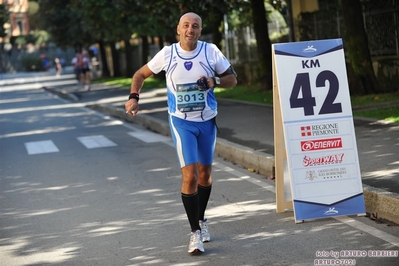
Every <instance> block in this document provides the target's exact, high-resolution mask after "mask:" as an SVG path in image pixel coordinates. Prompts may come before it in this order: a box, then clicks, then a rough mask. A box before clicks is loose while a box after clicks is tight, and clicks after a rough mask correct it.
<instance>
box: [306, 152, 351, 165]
mask: <svg viewBox="0 0 399 266" xmlns="http://www.w3.org/2000/svg"><path fill="white" fill-rule="evenodd" d="M343 160H344V153H339V154H334V155H327V156H322V157H317V158H311V157H309V156H305V157H303V166H305V167H308V166H317V165H327V164H337V163H342V161H343Z"/></svg>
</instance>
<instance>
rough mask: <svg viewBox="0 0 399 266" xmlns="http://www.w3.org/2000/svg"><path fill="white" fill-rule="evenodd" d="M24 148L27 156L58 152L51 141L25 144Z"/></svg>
mask: <svg viewBox="0 0 399 266" xmlns="http://www.w3.org/2000/svg"><path fill="white" fill-rule="evenodd" d="M25 147H26V150H27V151H28V154H29V155H32V154H41V153H51V152H59V150H58V148H57V146H55V144H54V142H52V141H51V140H43V141H32V142H26V143H25Z"/></svg>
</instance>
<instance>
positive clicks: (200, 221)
mask: <svg viewBox="0 0 399 266" xmlns="http://www.w3.org/2000/svg"><path fill="white" fill-rule="evenodd" d="M201 31H202V19H201V17H200V16H198V15H197V14H195V13H191V12H190V13H186V14H184V15H183V16H182V17H181V18H180V20H179V24H178V25H177V34H178V35H179V42H178V43H174V44H172V45H170V46H165V47H164V48H163V49H162V50H161V51H159V52H158V53H157V54H156V55H155V56H154V58H153V59H151V60H150V61H149V62H148V63H147V64H146V65H144V66H143V67H141V68H140V69H139V70H138V71H137V72H136V73H135V74H134V75H133V78H132V84H131V88H130V95H129V100H128V101H127V102H126V104H125V108H126V113H128V114H130V115H133V116H134V115H136V114H137V112H138V111H139V104H138V102H139V98H140V97H139V94H140V91H141V88H142V86H143V83H144V80H145V79H146V78H148V77H150V76H152V75H153V74H158V73H159V72H161V71H163V70H164V71H165V74H166V86H167V94H168V100H167V103H168V113H169V125H170V132H171V136H172V139H173V141H174V144H175V148H176V152H177V157H178V160H179V164H180V167H181V173H182V183H181V199H182V202H183V206H184V209H185V211H186V214H187V218H188V221H189V224H190V227H191V234H190V241H189V245H188V252H189V253H190V254H200V253H202V252H204V247H203V242H208V241H210V233H209V228H208V224H207V222H208V221H207V219H206V218H205V210H206V207H207V204H208V201H209V197H210V194H211V188H212V176H211V170H212V163H213V156H214V150H215V143H216V131H217V127H216V121H215V118H216V115H217V101H216V98H215V95H214V88H215V86H218V87H221V88H231V87H234V86H235V85H236V84H237V79H236V73H235V71H234V69H233V67H232V66H231V64H230V62H229V61H228V60H227V59H226V57H225V56H224V55H223V54H222V53H221V51H220V50H219V49H218V48H217V46H216V45H214V44H212V43H206V42H203V41H199V37H200V36H201Z"/></svg>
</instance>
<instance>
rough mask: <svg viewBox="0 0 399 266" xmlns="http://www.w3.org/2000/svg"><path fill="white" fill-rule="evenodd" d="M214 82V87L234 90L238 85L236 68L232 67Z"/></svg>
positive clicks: (214, 79)
mask: <svg viewBox="0 0 399 266" xmlns="http://www.w3.org/2000/svg"><path fill="white" fill-rule="evenodd" d="M217 78H219V82H217ZM213 81H214V86H213V87H220V88H233V87H235V86H236V85H237V74H236V72H235V71H234V68H233V67H232V66H231V65H230V66H229V68H228V69H227V70H226V71H225V72H223V73H222V74H221V75H219V76H216V77H215V78H213ZM217 83H220V84H217Z"/></svg>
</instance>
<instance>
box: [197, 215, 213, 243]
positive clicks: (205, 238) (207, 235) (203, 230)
mask: <svg viewBox="0 0 399 266" xmlns="http://www.w3.org/2000/svg"><path fill="white" fill-rule="evenodd" d="M207 222H208V220H207V219H204V220H202V221H201V220H200V221H199V223H200V227H201V234H202V242H209V241H211V234H210V233H209V229H208V224H207Z"/></svg>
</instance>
